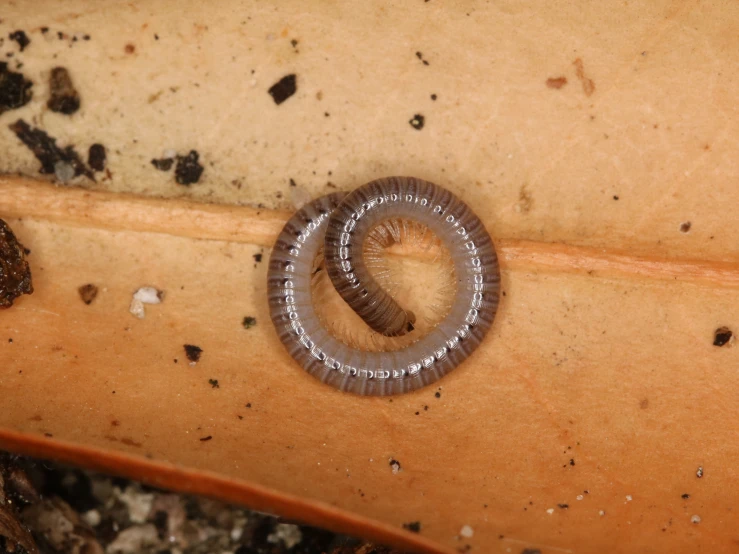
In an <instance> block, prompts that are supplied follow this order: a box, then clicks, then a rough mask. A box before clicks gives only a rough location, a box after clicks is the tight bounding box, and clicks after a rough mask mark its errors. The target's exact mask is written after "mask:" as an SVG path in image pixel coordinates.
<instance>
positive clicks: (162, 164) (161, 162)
mask: <svg viewBox="0 0 739 554" xmlns="http://www.w3.org/2000/svg"><path fill="white" fill-rule="evenodd" d="M151 165H153V166H154V167H155V168H157V169H158V170H159V171H169V170H170V169H172V165H174V158H159V159H158V160H157V159H154V160H151Z"/></svg>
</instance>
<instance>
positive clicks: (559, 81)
mask: <svg viewBox="0 0 739 554" xmlns="http://www.w3.org/2000/svg"><path fill="white" fill-rule="evenodd" d="M566 84H567V77H564V76H562V77H549V79H547V87H549V88H554V89H560V88H562V87H563V86H565V85H566Z"/></svg>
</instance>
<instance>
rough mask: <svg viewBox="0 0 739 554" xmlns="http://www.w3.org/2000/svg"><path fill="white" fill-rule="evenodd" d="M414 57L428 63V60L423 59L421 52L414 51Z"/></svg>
mask: <svg viewBox="0 0 739 554" xmlns="http://www.w3.org/2000/svg"><path fill="white" fill-rule="evenodd" d="M416 57H417V58H418V59H419V60H421V63H423V65H429V62H428V60H425V59H423V54H422V53H421V52H416Z"/></svg>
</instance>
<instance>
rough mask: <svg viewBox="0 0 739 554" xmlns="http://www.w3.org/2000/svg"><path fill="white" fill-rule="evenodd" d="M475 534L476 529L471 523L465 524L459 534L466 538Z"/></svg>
mask: <svg viewBox="0 0 739 554" xmlns="http://www.w3.org/2000/svg"><path fill="white" fill-rule="evenodd" d="M474 534H475V531H474V530H473V529H472V527H470V526H469V525H465V526H464V527H462V528H461V529H460V530H459V536H460V537H464V538H465V539H469V538H471V537H472V535H474Z"/></svg>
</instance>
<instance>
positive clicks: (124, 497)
mask: <svg viewBox="0 0 739 554" xmlns="http://www.w3.org/2000/svg"><path fill="white" fill-rule="evenodd" d="M118 498H119V499H120V500H121V502H123V503H124V504H125V505H126V506H127V507H128V516H129V517H130V518H131V521H132V522H133V523H145V522H146V519H147V518H148V517H149V513H151V504H152V502H154V495H153V494H146V493H142V492H140V491H138V490H136V489H134V488H132V487H126V490H125V491H123V492H122V493H121V494H120V495H119V496H118Z"/></svg>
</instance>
